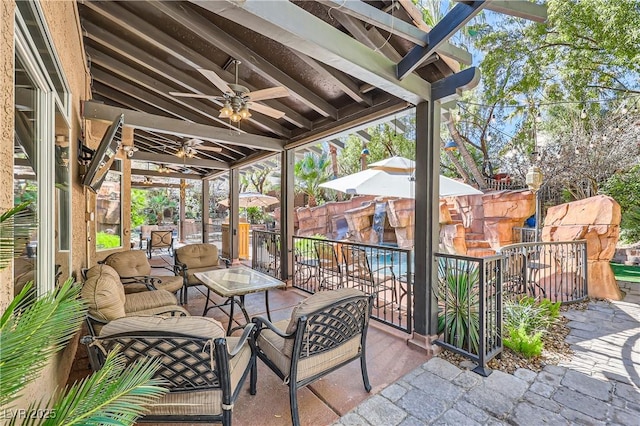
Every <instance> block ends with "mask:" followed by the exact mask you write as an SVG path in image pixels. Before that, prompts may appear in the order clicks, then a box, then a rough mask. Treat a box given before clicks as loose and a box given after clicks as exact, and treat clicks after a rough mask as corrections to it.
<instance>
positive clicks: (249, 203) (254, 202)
mask: <svg viewBox="0 0 640 426" xmlns="http://www.w3.org/2000/svg"><path fill="white" fill-rule="evenodd" d="M279 201H280V200H278V199H277V198H276V197H272V196H271V195H264V194H260V193H259V192H241V193H240V194H238V207H243V208H246V207H269V206H270V205H272V204H275V203H278V202H279ZM220 204H222V205H223V206H227V207H229V199H226V200H222V201H220Z"/></svg>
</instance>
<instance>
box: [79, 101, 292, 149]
mask: <svg viewBox="0 0 640 426" xmlns="http://www.w3.org/2000/svg"><path fill="white" fill-rule="evenodd" d="M83 105H84V118H87V119H90V120H103V121H109V122H110V121H112V120H113V117H115V116H116V115H117V114H124V115H125V118H124V125H125V126H128V127H133V128H136V129H145V130H149V131H154V130H155V131H158V132H161V133H167V134H170V135H176V136H182V137H190V138H201V139H208V140H212V141H217V142H221V143H229V144H232V145H238V146H245V147H248V148H253V149H259V150H266V151H274V152H278V151H282V150H283V147H284V143H285V141H283V140H281V139H276V138H269V137H266V136H259V135H247V134H241V133H240V132H235V131H232V130H227V129H221V128H219V127H214V126H208V125H206V124H199V123H189V122H186V121H183V120H176V119H175V118H168V117H162V116H158V115H153V114H147V113H144V112H139V111H131V110H126V109H122V108H116V107H110V106H108V105H103V104H100V103H97V102H92V101H85V102H84V103H83Z"/></svg>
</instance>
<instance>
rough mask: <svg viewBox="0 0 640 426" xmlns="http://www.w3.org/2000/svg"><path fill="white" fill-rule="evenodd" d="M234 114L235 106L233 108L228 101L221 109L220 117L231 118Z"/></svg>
mask: <svg viewBox="0 0 640 426" xmlns="http://www.w3.org/2000/svg"><path fill="white" fill-rule="evenodd" d="M232 114H233V108H231V104H230V103H229V102H228V101H227V102H225V103H224V106H223V107H222V109H221V110H220V115H219V116H218V118H229V117H231V115H232Z"/></svg>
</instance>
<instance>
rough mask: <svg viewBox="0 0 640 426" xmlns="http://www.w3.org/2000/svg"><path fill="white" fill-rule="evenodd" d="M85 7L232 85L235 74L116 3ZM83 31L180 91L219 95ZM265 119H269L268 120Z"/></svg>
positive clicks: (118, 42)
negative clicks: (173, 84) (163, 78)
mask: <svg viewBox="0 0 640 426" xmlns="http://www.w3.org/2000/svg"><path fill="white" fill-rule="evenodd" d="M83 4H84V6H85V7H88V8H89V9H91V10H92V11H93V12H95V13H97V14H99V15H100V17H101V18H103V19H106V20H108V21H109V22H111V23H113V24H115V25H117V26H118V27H119V28H121V29H122V33H124V34H126V33H129V34H132V35H134V36H136V37H138V38H140V39H142V40H144V41H145V42H147V43H149V44H151V45H153V46H155V47H157V48H158V49H160V50H161V51H163V52H165V53H166V54H168V55H169V56H171V57H172V58H174V59H176V60H177V61H179V62H182V63H184V64H186V67H191V68H193V69H194V71H195V70H196V69H198V68H206V69H211V70H213V71H215V72H216V73H217V74H218V75H220V76H221V77H222V78H224V79H226V80H227V81H233V79H234V76H233V74H231V73H229V72H227V71H224V70H222V69H221V68H220V67H218V66H217V65H216V64H215V63H213V62H211V61H210V60H209V59H208V58H206V57H204V56H202V55H200V54H199V53H198V52H195V51H194V50H192V49H191V48H189V47H187V46H185V45H183V44H182V43H180V42H179V41H178V40H175V39H174V38H172V37H170V36H169V35H167V34H166V33H164V32H162V31H159V30H158V29H157V28H156V27H153V26H152V25H150V24H149V23H147V22H146V21H144V20H142V19H140V18H138V17H137V16H135V15H133V14H131V13H130V12H129V11H127V10H126V9H124V8H123V7H122V6H118V5H117V4H116V3H115V2H100V3H96V2H84V3H83ZM83 27H84V29H85V36H86V37H88V38H90V39H93V40H95V41H96V42H97V43H99V44H102V45H106V46H108V47H109V48H110V49H112V50H114V51H116V52H117V53H118V54H120V55H123V56H125V57H127V59H129V60H132V61H134V62H135V63H138V64H139V65H142V66H145V67H147V68H149V67H151V68H150V70H151V71H152V72H153V73H156V74H160V75H163V76H164V77H165V78H167V79H169V80H170V81H172V82H174V83H176V84H177V85H179V86H180V87H183V88H184V89H186V90H187V91H193V92H196V93H204V94H216V93H215V91H217V89H216V88H215V87H214V86H213V85H211V84H208V83H204V82H203V81H200V80H197V79H194V78H193V77H191V76H190V75H189V74H187V73H185V72H184V71H181V70H179V69H177V68H175V67H172V66H171V65H170V61H167V60H166V59H165V58H163V59H159V58H156V57H153V56H151V55H150V54H149V53H147V52H145V51H144V50H142V49H139V48H137V47H136V46H134V45H133V44H131V43H129V42H127V41H124V40H122V39H120V38H118V37H116V36H114V35H113V34H112V33H110V32H108V31H105V30H104V29H102V28H100V27H99V26H98V25H96V24H93V23H91V22H90V21H86V22H84V23H83ZM129 52H130V53H129ZM240 84H242V85H243V86H246V87H247V88H248V89H249V90H256V88H255V87H253V86H251V85H249V84H247V83H246V82H244V81H241V82H240ZM264 103H265V104H267V105H269V106H271V107H273V108H276V109H279V110H281V111H283V112H284V113H285V114H286V115H285V118H284V119H285V120H287V121H289V122H291V123H292V124H294V125H296V126H298V127H302V128H306V129H310V128H312V127H313V126H312V124H311V122H310V121H309V120H308V119H306V118H304V117H302V116H301V115H300V114H298V113H297V112H296V111H294V110H292V109H291V108H289V107H287V106H285V105H283V104H281V103H279V102H275V101H265V102H264ZM265 119H267V117H265ZM226 126H228V127H233V126H232V125H231V124H229V123H226Z"/></svg>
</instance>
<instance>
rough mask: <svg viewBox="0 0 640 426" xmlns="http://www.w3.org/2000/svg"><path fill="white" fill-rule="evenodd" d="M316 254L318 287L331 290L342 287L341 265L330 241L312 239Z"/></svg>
mask: <svg viewBox="0 0 640 426" xmlns="http://www.w3.org/2000/svg"><path fill="white" fill-rule="evenodd" d="M313 246H314V248H315V250H316V256H317V260H318V263H317V267H318V269H317V272H318V281H319V282H318V289H319V290H323V289H326V290H333V289H337V288H341V287H342V266H341V265H340V261H339V260H338V259H339V258H338V254H337V253H336V248H335V246H334V245H333V243H332V242H328V241H314V242H313Z"/></svg>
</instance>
